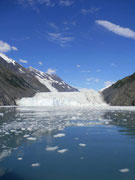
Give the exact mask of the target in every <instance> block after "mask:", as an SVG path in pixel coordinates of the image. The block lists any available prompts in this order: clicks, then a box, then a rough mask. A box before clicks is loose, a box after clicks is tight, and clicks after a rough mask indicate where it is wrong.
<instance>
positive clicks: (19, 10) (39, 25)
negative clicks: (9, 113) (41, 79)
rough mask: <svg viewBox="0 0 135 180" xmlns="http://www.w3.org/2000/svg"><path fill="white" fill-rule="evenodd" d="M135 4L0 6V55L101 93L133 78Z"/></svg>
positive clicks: (17, 0)
mask: <svg viewBox="0 0 135 180" xmlns="http://www.w3.org/2000/svg"><path fill="white" fill-rule="evenodd" d="M134 9H135V1H134V0H13V1H11V0H0V22H1V23H0V52H3V53H5V54H7V55H8V56H9V57H11V58H13V59H15V60H16V61H17V62H19V63H21V64H22V65H23V66H25V67H29V66H33V67H35V68H37V69H39V70H41V71H44V72H47V71H48V69H49V72H55V71H56V74H57V75H58V76H60V77H61V78H62V79H64V80H65V81H66V82H68V83H69V84H71V85H73V86H75V87H79V88H88V89H95V90H100V89H101V88H103V87H105V85H108V84H109V83H111V82H115V81H117V80H119V79H121V78H123V77H125V76H127V75H130V74H132V73H134V67H135V10H134Z"/></svg>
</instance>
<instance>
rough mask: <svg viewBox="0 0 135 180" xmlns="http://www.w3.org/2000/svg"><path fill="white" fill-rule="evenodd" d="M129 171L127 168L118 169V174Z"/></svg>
mask: <svg viewBox="0 0 135 180" xmlns="http://www.w3.org/2000/svg"><path fill="white" fill-rule="evenodd" d="M129 171H130V169H128V168H125V169H120V172H122V173H127V172H129Z"/></svg>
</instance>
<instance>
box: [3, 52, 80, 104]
mask: <svg viewBox="0 0 135 180" xmlns="http://www.w3.org/2000/svg"><path fill="white" fill-rule="evenodd" d="M36 72H38V75H37V74H35V72H34V71H32V70H31V69H29V68H28V69H26V68H24V67H23V66H21V65H20V64H18V63H17V62H16V61H14V60H12V59H10V58H8V57H7V56H5V55H4V54H1V53H0V105H16V103H15V100H16V99H20V98H22V97H32V96H34V95H35V93H37V92H51V90H50V89H49V88H50V84H49V83H50V81H49V82H48V78H49V77H50V76H51V77H50V78H52V79H54V81H53V82H51V85H52V86H54V88H55V89H57V91H68V86H69V85H68V84H66V83H65V82H64V81H62V80H61V79H60V78H58V77H57V76H55V75H48V74H45V73H43V72H40V71H38V70H36ZM40 73H42V77H40V78H39V77H37V76H39V74H40ZM43 79H44V81H45V82H47V83H44V81H42V80H43ZM56 79H57V80H59V81H62V82H63V83H65V86H64V85H63V87H61V86H60V85H61V84H60V83H61V82H59V85H57V84H58V82H57V81H56ZM55 83H56V85H55ZM47 85H48V86H49V87H47ZM66 86H67V87H66ZM69 89H70V90H71V91H78V90H77V89H75V88H72V89H71V86H69Z"/></svg>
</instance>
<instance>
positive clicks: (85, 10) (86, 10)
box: [81, 8, 100, 15]
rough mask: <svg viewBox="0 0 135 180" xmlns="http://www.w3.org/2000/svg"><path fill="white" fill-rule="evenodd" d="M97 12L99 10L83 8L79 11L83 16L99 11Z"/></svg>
mask: <svg viewBox="0 0 135 180" xmlns="http://www.w3.org/2000/svg"><path fill="white" fill-rule="evenodd" d="M99 10H100V8H90V9H85V8H83V9H82V10H81V13H82V14H84V15H87V14H93V13H95V12H97V11H99Z"/></svg>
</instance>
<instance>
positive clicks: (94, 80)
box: [86, 77, 99, 83]
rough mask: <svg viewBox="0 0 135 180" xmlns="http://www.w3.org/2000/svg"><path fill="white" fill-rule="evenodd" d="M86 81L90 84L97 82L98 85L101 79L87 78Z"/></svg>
mask: <svg viewBox="0 0 135 180" xmlns="http://www.w3.org/2000/svg"><path fill="white" fill-rule="evenodd" d="M86 80H87V81H88V82H96V83H98V82H99V79H98V78H93V77H91V78H87V79H86Z"/></svg>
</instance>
